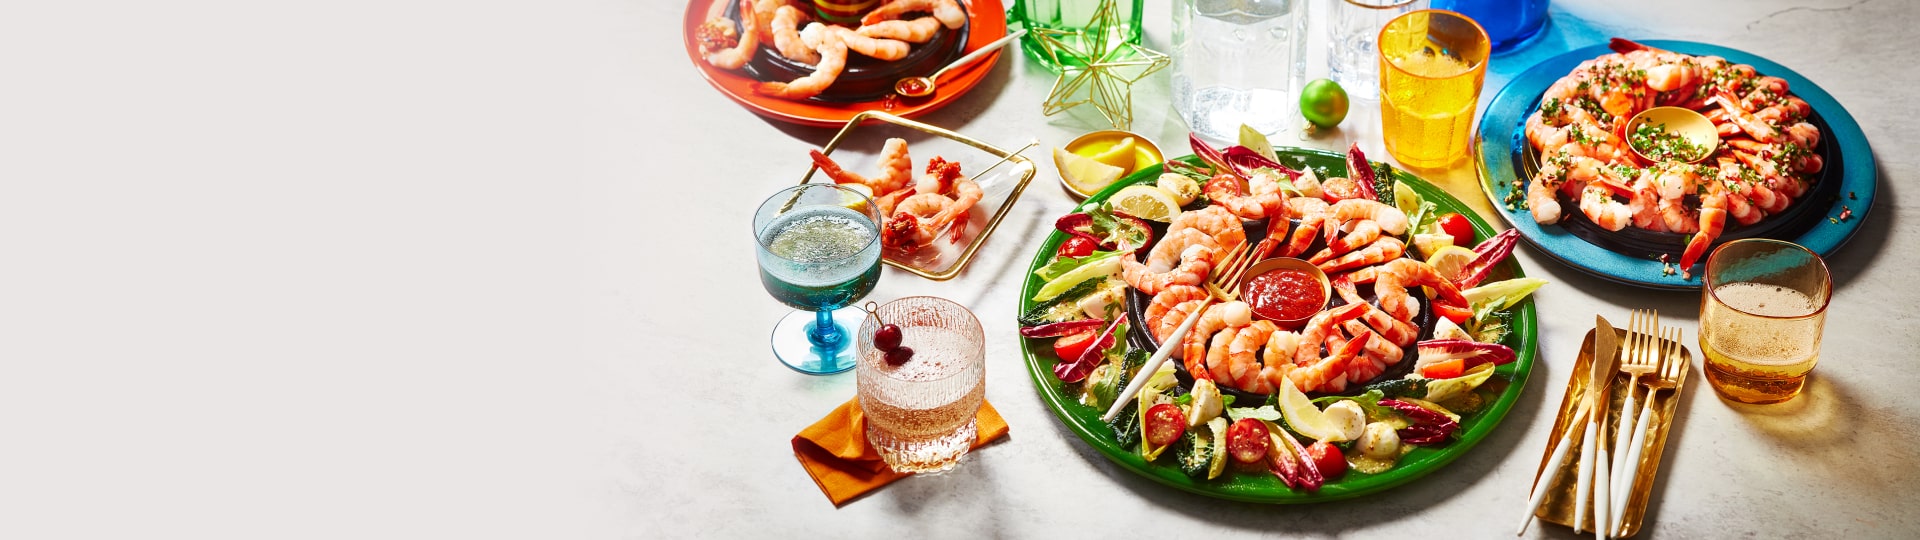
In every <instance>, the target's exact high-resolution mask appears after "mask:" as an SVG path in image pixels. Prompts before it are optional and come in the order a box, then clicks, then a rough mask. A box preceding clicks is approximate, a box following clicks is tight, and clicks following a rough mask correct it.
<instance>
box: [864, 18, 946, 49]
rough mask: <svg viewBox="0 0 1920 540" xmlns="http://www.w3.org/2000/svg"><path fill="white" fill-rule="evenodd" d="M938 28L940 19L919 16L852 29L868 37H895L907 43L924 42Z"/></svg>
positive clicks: (930, 38)
mask: <svg viewBox="0 0 1920 540" xmlns="http://www.w3.org/2000/svg"><path fill="white" fill-rule="evenodd" d="M939 30H940V21H939V20H938V19H934V18H933V17H921V18H918V19H914V20H911V21H904V20H902V21H880V22H877V23H873V24H868V25H862V26H861V27H860V28H859V29H856V30H854V31H855V32H859V33H860V35H863V36H867V37H870V38H880V39H897V40H900V41H905V42H907V43H926V42H927V41H929V40H932V39H933V34H934V33H935V32H938V31H939Z"/></svg>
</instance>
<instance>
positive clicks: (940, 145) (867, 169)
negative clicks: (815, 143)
mask: <svg viewBox="0 0 1920 540" xmlns="http://www.w3.org/2000/svg"><path fill="white" fill-rule="evenodd" d="M863 124H864V125H863ZM895 137H898V138H902V139H906V141H907V153H908V155H909V156H911V157H912V160H913V164H912V171H913V175H914V178H916V179H917V178H920V177H921V176H924V175H925V174H926V164H927V162H928V161H929V160H931V159H933V157H934V156H939V157H941V158H943V159H946V160H947V161H952V162H955V163H959V164H960V174H961V175H963V176H966V177H967V178H970V179H972V180H973V181H974V182H975V183H977V184H979V185H980V191H981V195H982V196H981V198H980V202H979V203H976V204H974V205H973V208H972V209H970V210H968V211H967V215H966V217H965V218H964V219H965V223H964V224H963V223H961V220H955V221H954V223H953V225H952V226H950V227H948V228H945V229H942V230H941V231H939V234H936V235H934V240H933V243H932V244H931V245H928V246H926V247H922V248H920V249H917V250H914V251H912V252H901V251H899V250H893V249H889V250H886V251H884V252H883V253H884V254H885V255H884V257H883V258H882V260H883V261H885V262H886V263H887V264H888V265H889V266H893V267H894V268H899V269H901V270H906V271H908V272H912V273H913V274H914V275H917V276H920V277H923V278H927V279H931V280H934V281H946V280H949V279H953V278H954V277H955V276H959V275H960V273H961V272H962V271H965V270H966V269H967V264H968V263H971V262H973V257H974V255H975V254H977V253H979V251H980V246H981V245H983V244H985V243H986V242H987V237H989V236H993V231H994V229H996V228H998V227H999V226H1000V220H1002V219H1004V218H1006V217H1007V211H1008V210H1010V209H1012V208H1013V203H1014V202H1015V201H1018V200H1020V194H1021V193H1022V192H1024V191H1026V189H1027V184H1028V183H1030V182H1032V181H1033V175H1034V165H1033V161H1032V160H1029V159H1027V158H1026V157H1025V156H1022V155H1020V154H1019V152H1021V151H1024V150H1025V149H1026V148H1022V149H1020V150H1015V151H1007V150H1003V149H1001V148H1000V147H998V146H994V145H991V144H987V143H986V142H983V141H980V140H978V139H974V138H972V137H968V136H966V135H962V134H959V133H956V132H953V131H950V130H947V129H945V128H941V127H938V126H933V125H929V124H923V123H920V122H915V121H913V120H908V119H905V118H901V117H898V116H894V115H891V114H887V113H884V112H879V111H866V112H862V113H860V114H858V115H855V116H854V117H853V118H852V119H850V120H848V121H847V125H846V127H843V128H841V129H840V133H837V134H835V135H834V136H833V140H831V141H828V142H827V146H826V147H825V148H821V149H820V153H822V154H826V155H827V156H828V157H834V151H835V150H846V151H843V152H841V154H840V156H839V157H836V158H834V161H835V162H836V163H839V164H840V166H841V167H844V168H846V169H847V170H849V171H853V172H856V173H860V174H873V173H875V172H876V171H878V170H879V153H880V149H881V147H882V146H883V145H884V144H885V143H886V140H887V139H889V138H895ZM1031 147H1032V145H1028V146H1027V148H1031ZM856 150H857V151H859V152H861V153H862V155H861V156H860V157H848V156H850V155H852V154H853V152H854V151H856ZM819 170H820V169H819V167H816V166H808V168H807V174H806V176H804V177H801V179H800V182H801V183H803V184H804V183H807V182H811V181H814V176H815V173H818V172H819ZM820 176H821V177H822V181H831V180H826V179H825V178H824V177H825V175H824V174H821V175H820ZM877 195H878V194H877ZM954 229H958V230H954Z"/></svg>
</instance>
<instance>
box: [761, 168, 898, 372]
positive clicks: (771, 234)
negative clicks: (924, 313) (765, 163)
mask: <svg viewBox="0 0 1920 540" xmlns="http://www.w3.org/2000/svg"><path fill="white" fill-rule="evenodd" d="M873 206H874V205H873V203H872V201H871V200H869V199H868V198H867V197H866V196H865V195H862V194H860V192H857V191H854V190H851V189H847V188H843V187H840V186H837V185H833V184H800V185H798V186H793V187H790V188H786V189H782V190H780V192H779V193H775V194H773V196H772V197H768V198H767V200H766V202H762V203H760V210H759V211H757V212H755V213H754V216H753V236H754V238H755V240H757V241H756V242H755V244H754V245H755V246H756V247H757V255H758V257H759V258H758V260H759V263H760V284H761V285H763V286H765V287H766V289H767V294H770V295H773V297H774V299H776V300H779V301H780V302H781V303H783V304H786V305H789V306H793V307H794V308H795V309H798V310H799V311H795V312H793V313H790V314H788V315H787V316H786V317H784V318H781V319H780V322H779V323H778V324H776V325H774V327H773V354H774V356H775V357H778V358H779V359H780V362H781V363H783V364H786V365H787V367H790V368H793V369H794V371H799V372H801V373H806V374H808V375H826V374H830V373H840V372H843V371H846V370H849V369H853V364H854V351H853V347H850V346H848V345H850V344H851V343H850V341H851V340H848V339H847V332H846V327H850V326H852V325H855V324H859V323H860V320H861V318H862V317H863V316H864V313H862V312H861V311H860V310H859V309H855V308H848V307H847V306H851V305H853V303H854V302H858V301H860V299H861V298H865V297H866V296H867V293H869V292H873V287H874V285H875V284H878V283H879V282H880V225H879V223H880V216H879V213H878V212H876V211H874V209H873ZM841 308H847V309H841Z"/></svg>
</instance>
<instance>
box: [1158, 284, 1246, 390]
mask: <svg viewBox="0 0 1920 540" xmlns="http://www.w3.org/2000/svg"><path fill="white" fill-rule="evenodd" d="M1198 316H1199V317H1200V320H1198V321H1194V323H1193V328H1191V329H1188V330H1187V337H1186V340H1185V341H1182V342H1181V345H1182V346H1183V347H1184V349H1183V350H1182V351H1181V352H1182V354H1184V355H1185V356H1184V357H1182V358H1181V360H1182V361H1184V362H1186V366H1187V373H1188V374H1191V375H1193V377H1194V378H1195V379H1212V378H1213V372H1211V371H1209V370H1208V369H1207V350H1206V349H1207V341H1208V340H1210V339H1212V338H1213V335H1214V334H1215V333H1218V332H1220V331H1221V330H1224V329H1227V328H1229V327H1234V326H1246V325H1248V324H1253V308H1251V307H1249V306H1248V305H1247V303H1246V302H1226V303H1221V304H1214V305H1212V306H1208V307H1207V310H1206V311H1205V312H1202V313H1200V314H1199V315H1198ZM1233 323H1240V324H1237V325H1236V324H1233ZM1168 345H1170V344H1162V345H1161V346H1163V347H1165V346H1168Z"/></svg>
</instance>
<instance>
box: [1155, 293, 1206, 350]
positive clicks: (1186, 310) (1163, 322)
mask: <svg viewBox="0 0 1920 540" xmlns="http://www.w3.org/2000/svg"><path fill="white" fill-rule="evenodd" d="M1163 294H1164V293H1163ZM1203 303H1206V299H1204V298H1202V299H1198V300H1188V301H1185V302H1181V303H1179V304H1175V305H1174V306H1173V307H1172V308H1171V309H1168V310H1167V313H1166V315H1162V316H1161V317H1160V324H1159V325H1157V326H1155V327H1154V328H1153V341H1154V342H1157V343H1159V344H1160V346H1162V347H1173V356H1174V357H1175V358H1178V357H1180V347H1178V346H1177V345H1178V344H1172V343H1167V336H1171V335H1173V331H1174V330H1179V329H1180V325H1182V324H1185V323H1186V322H1187V317H1190V316H1192V315H1193V311H1194V310H1196V309H1200V304H1203Z"/></svg>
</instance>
